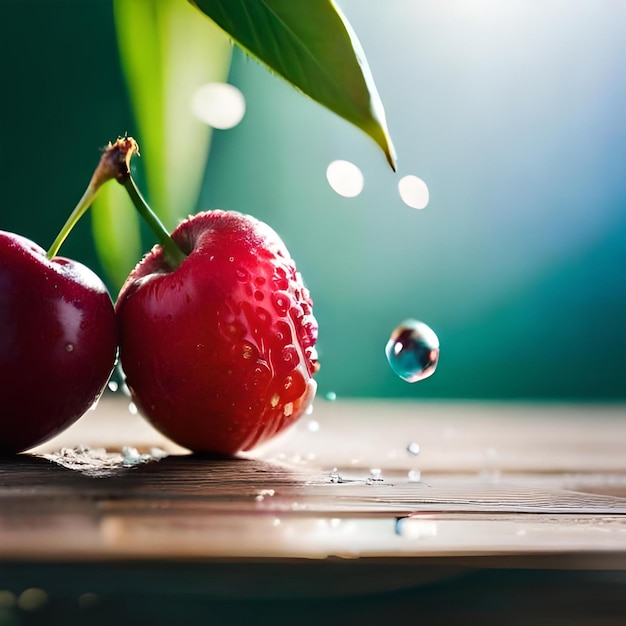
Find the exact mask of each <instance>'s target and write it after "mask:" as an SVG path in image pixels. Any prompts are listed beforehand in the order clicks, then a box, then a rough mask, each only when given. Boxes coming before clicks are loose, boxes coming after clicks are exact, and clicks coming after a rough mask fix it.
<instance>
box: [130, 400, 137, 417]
mask: <svg viewBox="0 0 626 626" xmlns="http://www.w3.org/2000/svg"><path fill="white" fill-rule="evenodd" d="M128 412H129V413H130V414H131V415H137V413H139V409H138V408H137V405H136V404H135V403H134V402H129V403H128Z"/></svg>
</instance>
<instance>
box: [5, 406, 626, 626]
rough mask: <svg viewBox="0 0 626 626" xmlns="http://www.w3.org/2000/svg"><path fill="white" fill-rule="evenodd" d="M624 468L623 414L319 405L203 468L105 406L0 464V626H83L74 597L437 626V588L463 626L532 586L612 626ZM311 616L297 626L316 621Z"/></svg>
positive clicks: (620, 566)
mask: <svg viewBox="0 0 626 626" xmlns="http://www.w3.org/2000/svg"><path fill="white" fill-rule="evenodd" d="M411 444H412V445H411ZM625 450H626V406H623V405H601V406H598V405H532V404H525V405H520V404H497V403H492V404H488V403H475V404H470V403H436V402H383V401H360V402H356V401H341V400H339V401H336V402H328V401H325V400H323V399H320V400H318V401H317V403H316V405H315V409H314V411H313V413H312V414H311V415H310V416H307V417H305V418H303V419H302V420H301V422H300V423H299V424H298V425H297V426H296V427H295V428H294V429H292V430H291V431H290V432H288V433H286V434H285V435H283V436H281V437H280V438H279V439H277V440H275V441H273V442H272V443H271V444H269V445H267V446H265V447H263V448H261V449H258V450H256V451H254V453H252V454H247V455H242V456H241V457H239V458H236V459H216V458H203V457H197V456H194V455H190V454H188V453H187V451H185V450H183V449H181V448H178V447H177V446H175V445H173V444H172V443H170V442H169V441H167V440H166V439H164V438H163V437H162V436H161V435H159V434H158V433H157V432H156V431H154V430H153V429H152V428H151V427H150V426H148V425H147V424H146V423H145V422H144V421H143V420H142V419H141V418H140V417H139V416H137V415H133V414H131V413H130V412H129V410H128V399H126V398H124V397H123V396H118V395H113V394H110V395H107V396H105V397H104V398H103V399H102V400H101V402H100V403H99V405H98V407H97V408H96V409H95V410H93V411H90V412H89V413H88V414H87V415H86V416H85V417H84V418H82V419H81V420H80V421H79V422H78V423H77V424H76V425H75V426H73V427H72V428H70V429H69V430H68V431H66V432H65V433H63V434H62V435H61V436H59V437H57V438H56V439H55V440H52V441H50V442H48V443H47V444H45V445H43V446H40V447H39V448H37V449H35V450H34V451H32V453H30V454H24V455H19V456H18V457H15V458H8V459H2V460H0V626H4V624H5V622H3V621H2V620H3V619H5V620H13V621H6V624H7V625H8V624H11V625H12V624H13V623H15V624H18V623H19V624H21V623H39V622H37V621H36V620H35V617H36V615H39V617H40V618H41V620H44V618H45V620H48V623H49V620H50V619H51V614H50V611H52V610H53V609H54V608H55V607H56V609H55V610H57V609H58V611H61V608H63V607H64V609H63V611H61V613H58V615H57V613H54V615H57V616H61V617H62V618H63V619H64V620H65V621H66V622H67V621H68V620H69V621H71V618H72V616H74V617H76V618H77V620H78V618H80V619H81V620H82V619H83V617H85V615H84V611H85V610H87V609H88V608H89V607H88V606H87V605H89V602H87V600H85V598H91V599H94V598H95V599H97V600H98V602H95V600H94V605H96V604H98V603H100V604H99V606H100V609H102V603H101V598H103V597H116V598H118V600H119V598H120V595H119V594H120V593H122V594H123V589H128V590H134V591H133V593H134V596H132V597H135V598H136V597H138V594H139V595H141V594H144V595H145V594H150V598H151V601H150V602H151V604H150V606H152V607H159V606H161V609H160V611H159V612H158V615H156V614H155V615H153V616H152V621H153V623H155V620H156V621H157V622H158V617H159V616H160V617H163V616H164V615H169V613H167V611H166V610H165V608H164V606H163V596H162V595H160V594H161V593H162V592H165V593H168V594H170V599H171V598H173V597H177V598H179V600H180V597H181V596H180V594H182V596H184V597H185V598H186V602H189V601H190V598H191V597H193V598H196V600H197V599H198V598H202V599H203V601H206V599H207V598H212V601H213V604H214V606H213V609H212V615H213V617H214V618H215V619H217V617H218V616H219V615H222V616H223V617H225V616H228V617H229V616H230V615H232V614H233V611H235V612H236V610H238V611H240V612H241V611H245V607H246V606H248V607H252V608H249V610H250V611H252V613H250V615H248V616H247V617H250V616H252V615H254V616H256V618H257V621H258V619H262V618H263V617H266V618H268V620H269V618H270V613H268V612H267V611H269V609H268V606H269V605H268V604H267V602H269V601H270V600H271V599H276V598H280V599H281V601H282V602H292V603H293V602H300V603H302V602H305V603H306V602H308V601H311V602H312V601H313V600H315V601H316V604H315V606H316V607H318V609H319V610H321V609H320V607H322V606H324V602H329V601H330V600H331V599H332V600H333V602H337V601H340V600H341V601H343V602H348V604H347V605H346V606H347V607H348V608H350V607H351V609H350V610H352V611H353V609H355V607H357V606H358V611H357V613H358V615H359V620H360V622H361V623H369V621H368V619H371V620H374V616H376V615H377V614H376V611H374V610H373V605H372V606H370V605H368V601H366V600H363V597H364V594H365V596H366V597H368V598H372V597H379V598H382V597H389V595H388V594H396V596H393V597H395V598H396V601H395V602H394V603H392V604H391V605H389V606H387V613H385V615H389V614H392V613H393V610H394V609H393V607H397V606H402V607H404V608H405V609H407V610H411V611H415V610H417V609H416V606H415V605H414V603H415V602H418V605H419V607H420V610H422V611H427V613H425V614H424V615H430V617H431V618H434V617H435V616H439V618H441V619H442V620H443V618H444V617H445V616H446V615H448V616H449V617H452V615H453V613H450V610H451V609H450V608H449V607H448V608H446V606H447V605H445V602H444V604H441V602H439V603H438V604H437V605H436V606H435V605H433V604H432V598H433V597H434V598H437V597H438V596H437V593H439V594H441V593H443V591H442V587H441V585H448V587H447V589H448V592H449V593H452V594H453V596H451V597H456V598H457V604H458V603H459V602H460V603H461V604H459V606H460V607H461V608H463V607H465V608H464V609H463V610H464V611H465V612H466V613H467V611H468V610H470V609H468V606H465V605H463V602H465V603H466V604H467V602H468V598H469V597H470V596H468V595H467V593H469V592H468V591H467V589H468V585H469V588H471V586H472V584H474V585H476V589H474V596H472V597H473V598H474V600H473V601H474V602H478V605H476V606H474V608H473V609H472V610H474V612H477V614H481V616H482V618H484V619H483V621H485V620H486V621H489V620H488V619H487V618H488V617H489V615H492V613H490V612H489V611H486V609H485V606H491V604H490V603H492V600H493V596H491V595H485V596H484V598H483V604H481V603H480V600H479V598H480V597H481V592H480V591H479V590H483V593H484V588H485V587H484V585H485V584H487V586H488V587H489V588H490V589H499V590H500V591H499V593H500V595H501V596H502V597H508V598H509V601H508V604H506V607H501V610H500V611H498V610H495V612H493V615H492V616H497V617H498V619H501V618H502V615H504V614H505V613H504V609H505V608H506V611H508V612H510V611H513V612H516V613H517V614H518V615H521V614H522V613H523V608H524V607H526V608H528V606H530V605H529V597H531V596H532V595H533V592H534V591H537V589H539V588H540V589H541V590H543V591H542V593H543V595H544V596H545V593H546V592H548V593H549V594H551V596H552V598H553V599H554V598H557V597H558V590H559V589H563V585H564V583H563V580H567V581H569V582H568V583H567V585H566V587H567V588H568V589H569V590H570V591H571V593H572V594H574V596H575V597H576V598H578V601H579V603H580V602H581V601H582V600H581V599H582V598H585V597H587V599H588V601H589V603H591V604H589V603H588V604H586V605H585V606H584V607H580V606H579V609H578V610H577V611H575V612H574V613H572V614H571V615H570V618H569V621H568V622H567V623H583V622H576V619H578V618H582V617H585V616H587V617H589V615H588V614H587V613H589V611H591V610H592V604H593V606H595V605H596V604H597V603H600V605H601V607H602V608H603V610H608V609H607V607H609V608H610V609H611V610H610V611H609V613H610V615H609V614H606V615H604V617H605V618H606V619H608V617H615V619H616V620H618V621H615V623H626V621H625V622H622V621H619V620H622V618H624V619H625V620H626V461H625V458H626V457H625ZM528 572H533V576H532V577H528V576H526V575H525V573H528ZM557 573H558V575H559V578H558V580H557V579H554V578H550V576H554V575H556V574H557ZM477 576H478V577H482V579H481V578H479V579H478V580H482V583H481V584H478V583H477V582H476V581H477V578H476V577H477ZM516 576H517V577H518V579H515V577H516ZM546 576H548V578H546ZM472 577H473V578H472ZM512 577H513V578H512ZM519 577H521V578H519ZM542 577H543V578H542ZM563 577H565V578H563ZM598 577H600V578H598ZM602 577H604V578H602ZM607 577H608V578H607ZM460 580H461V581H463V584H461V583H459V582H458V581H460ZM98 581H99V582H98ZM455 581H456V582H455ZM507 581H508V582H507ZM551 581H552V583H551ZM555 581H556V582H555ZM483 583H484V584H483ZM553 583H554V584H553ZM455 585H457V586H456V587H455ZM551 585H552V586H551ZM29 588H34V589H36V590H39V591H41V592H42V593H45V600H46V602H45V603H44V604H45V607H47V608H42V609H41V611H40V612H39V613H37V614H35V613H33V612H30V613H29V612H28V610H27V609H25V608H24V606H23V605H24V601H22V600H23V599H22V600H21V598H22V596H23V594H24V593H25V590H26V591H28V590H29ZM426 588H428V589H430V595H428V598H430V600H428V601H426V599H425V597H424V596H423V595H422V596H420V595H419V594H423V593H424V592H423V590H424V589H426ZM511 589H515V590H517V591H516V592H515V593H517V595H515V593H513V595H511V591H510V590H511ZM593 589H595V592H594V593H592V594H591V595H589V593H590V590H593ZM164 590H165V591H164ZM409 590H412V591H411V595H410V596H406V597H405V596H402V595H401V596H398V595H397V594H403V593H409ZM416 590H418V591H416ZM550 590H552V591H550ZM583 590H584V593H583ZM128 593H131V592H130V591H128ZM177 593H178V595H176V594H177ZM455 593H456V596H454V594H455ZM506 593H508V594H509V595H508V596H506ZM3 594H4V595H3ZM20 594H21V595H20ZM116 594H117V595H116ZM194 594H199V595H194ZM381 594H383V595H381ZM385 594H387V595H386V596H385ZM415 594H418V595H415ZM433 594H434V595H433ZM459 594H461V595H460V596H459ZM463 594H465V595H463ZM502 594H504V596H503V595H502ZM585 594H586V595H585ZM131 595H132V594H131ZM70 596H71V597H72V598H73V600H72V602H73V604H72V607H73V609H72V610H70V608H68V606H67V602H68V601H69V600H68V598H69V597H70ZM574 596H572V595H568V596H567V597H568V600H567V602H565V600H564V602H565V605H564V606H567V607H571V606H573V605H572V604H571V602H572V598H573V597H574ZM128 597H131V596H128ZM355 597H360V598H361V599H362V600H361V601H360V602H359V603H358V604H354V603H352V604H350V601H349V599H350V598H355ZM3 598H4V605H3ZM54 598H57V600H54ZM59 598H61V599H64V600H63V601H61V600H59ZM80 598H83V602H82V604H81V602H80ZM398 598H400V599H398ZM402 598H404V600H402ZM416 598H417V600H416ZM459 598H461V599H460V600H459ZM463 598H465V600H463ZM490 598H491V600H490ZM622 598H624V600H622ZM53 600H54V601H53ZM55 602H56V604H55ZM63 602H65V604H63ZM215 602H217V603H218V604H219V607H221V609H220V610H223V611H224V613H223V614H222V613H220V612H219V610H217V611H216V609H215ZM242 602H244V604H242ZM429 602H430V604H429ZM246 603H247V604H246ZM259 603H261V604H259ZM485 603H486V604H485ZM516 603H517V604H516ZM83 605H84V606H83ZM518 605H519V606H518ZM42 606H43V605H42ZM129 606H130V605H126V609H128V607H129ZM167 606H171V605H170V604H168V605H167ZM194 606H195V605H194ZM298 606H299V608H300V609H301V608H302V606H301V604H300V605H298ZM312 606H313V605H311V606H309V608H308V609H307V611H308V612H307V613H306V615H307V616H308V617H306V616H302V617H301V620H300V621H302V620H304V621H305V622H306V620H307V619H309V618H310V619H311V620H312V621H311V623H318V621H319V620H320V619H322V617H323V618H324V620H326V621H328V617H329V611H328V610H327V611H326V613H323V614H322V613H320V614H317V613H316V612H315V610H313V609H312V608H311V607H312ZM333 606H335V605H333ZM472 606H473V605H472ZM3 607H4V608H3ZM60 607H61V608H60ZM77 607H78V608H77ZM86 607H87V608H86ZM201 607H204V605H203V604H200V605H198V606H196V607H195V608H196V609H197V610H196V615H200V614H201V611H200V608H201ZM225 607H226V608H225ZM263 607H265V609H266V612H265V613H264V612H263ZM368 607H369V608H368ZM428 607H430V608H428ZM470 608H471V607H470ZM79 609H80V611H79ZM587 609H588V611H587V613H586V612H585V611H586V610H587ZM143 610H144V611H145V604H144V605H143ZM155 610H156V609H155ZM316 610H317V609H316ZM459 610H461V609H459ZM593 610H594V611H595V610H596V609H593ZM3 611H4V612H3ZM46 611H48V613H46ZM346 611H348V609H346ZM389 611H391V612H392V613H389ZM428 611H431V612H430V613H428ZM485 611H486V612H485ZM353 613H354V611H353ZM544 613H545V611H544ZM144 614H146V613H144ZM558 614H559V615H564V614H565V613H564V612H563V611H562V610H561V611H560V612H559V613H558ZM146 615H147V614H146ZM246 615H247V614H245V615H244V613H241V617H242V619H244V617H246ZM350 615H352V613H349V612H345V613H344V614H342V613H341V612H339V613H338V616H339V617H338V619H341V620H346V619H349V617H350ZM546 615H547V613H546ZM607 615H608V617H607ZM3 616H4V617H3ZM98 616H100V617H102V616H105V617H106V611H105V612H102V610H100V611H96V612H93V611H92V612H91V613H90V615H89V619H90V620H91V621H92V623H99V622H98ZM316 616H317V617H316ZM105 617H102V619H103V620H104V619H105ZM170 617H171V616H170ZM247 617H246V619H247ZM534 617H535V618H536V617H537V616H536V615H535V616H534ZM27 618H28V620H30V621H28V620H27ZM378 618H380V619H382V617H381V616H378ZM168 619H169V617H168ZM225 619H226V617H225ZM606 619H605V622H603V623H613V622H611V621H606ZM16 620H17V621H16ZM19 620H22V621H19ZM24 620H27V622H26V621H24ZM33 620H35V621H33ZM572 620H573V621H572ZM226 621H230V619H228V620H226ZM444 621H445V620H444ZM41 623H43V621H42V622H41ZM102 623H105V622H104V621H103V622H102ZM168 623H169V622H168ZM329 623H330V622H329ZM372 623H373V621H372ZM441 623H443V621H442V622H441ZM550 623H555V622H554V620H551V621H550ZM584 623H588V622H584Z"/></svg>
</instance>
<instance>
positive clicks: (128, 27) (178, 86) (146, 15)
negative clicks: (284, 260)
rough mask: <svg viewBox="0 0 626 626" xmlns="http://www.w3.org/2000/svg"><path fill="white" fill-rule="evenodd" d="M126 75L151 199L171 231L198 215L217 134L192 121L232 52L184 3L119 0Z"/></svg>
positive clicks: (222, 76)
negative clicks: (198, 98)
mask: <svg viewBox="0 0 626 626" xmlns="http://www.w3.org/2000/svg"><path fill="white" fill-rule="evenodd" d="M114 9H115V23H116V28H117V33H118V45H119V49H120V58H121V62H122V69H123V71H124V74H125V76H126V82H127V84H128V90H129V93H130V96H131V102H132V105H133V110H134V113H135V118H136V121H137V126H138V129H139V133H138V136H137V137H136V139H137V141H138V142H139V147H140V150H141V152H142V154H145V157H143V158H142V161H143V166H144V169H145V174H146V182H147V187H148V188H147V193H146V195H147V196H148V198H149V199H150V202H151V204H152V208H153V209H154V211H155V212H156V213H157V214H158V215H159V217H160V218H161V219H162V220H163V222H164V223H165V225H166V226H167V227H168V228H173V227H174V226H175V225H176V223H177V221H178V220H179V219H180V218H181V217H183V216H186V215H188V214H189V213H192V212H193V211H194V210H195V208H196V203H197V200H198V195H199V192H200V186H201V183H202V178H203V175H204V170H205V167H206V160H207V157H208V152H209V146H210V141H211V131H212V129H211V128H210V127H209V126H207V125H206V124H204V123H203V122H201V121H200V120H198V119H196V118H195V117H194V116H193V115H192V114H191V108H190V102H191V98H192V96H193V93H194V92H195V90H196V89H198V88H199V87H200V86H201V85H203V84H205V83H210V82H223V81H225V80H226V79H227V77H228V72H229V69H230V60H231V56H232V45H231V44H230V42H229V40H228V38H227V37H226V36H225V35H224V33H223V32H222V31H221V30H220V29H218V28H216V27H215V25H214V24H211V23H210V22H206V21H203V20H199V19H198V17H197V13H196V11H194V10H193V8H192V7H190V6H189V5H188V4H187V3H185V2H182V0H115V3H114Z"/></svg>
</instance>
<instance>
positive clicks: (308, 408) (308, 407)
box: [304, 402, 313, 415]
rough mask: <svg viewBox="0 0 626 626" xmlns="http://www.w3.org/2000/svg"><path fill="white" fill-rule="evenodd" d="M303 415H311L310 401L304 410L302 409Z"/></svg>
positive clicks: (311, 406) (311, 405)
mask: <svg viewBox="0 0 626 626" xmlns="http://www.w3.org/2000/svg"><path fill="white" fill-rule="evenodd" d="M304 414H305V415H313V403H312V402H311V404H309V406H307V408H306V410H305V411H304Z"/></svg>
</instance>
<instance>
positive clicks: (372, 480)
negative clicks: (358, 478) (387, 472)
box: [365, 467, 385, 485]
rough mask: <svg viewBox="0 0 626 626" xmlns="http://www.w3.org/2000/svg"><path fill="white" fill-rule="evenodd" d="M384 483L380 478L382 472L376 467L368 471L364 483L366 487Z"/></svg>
mask: <svg viewBox="0 0 626 626" xmlns="http://www.w3.org/2000/svg"><path fill="white" fill-rule="evenodd" d="M384 481H385V479H384V478H383V477H382V470H381V469H380V468H378V467H372V468H371V469H370V476H369V478H368V479H367V480H366V481H365V482H366V484H368V485H375V484H377V483H382V482H384Z"/></svg>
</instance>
